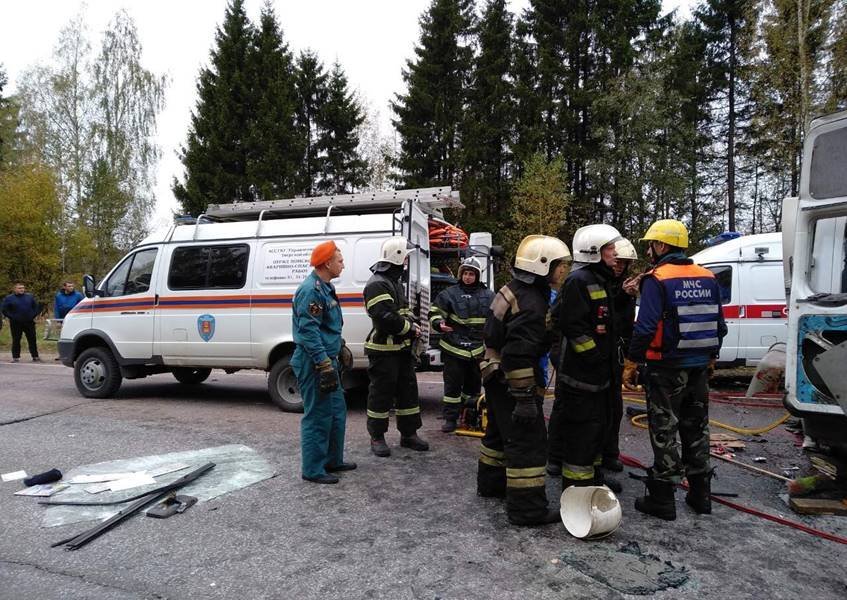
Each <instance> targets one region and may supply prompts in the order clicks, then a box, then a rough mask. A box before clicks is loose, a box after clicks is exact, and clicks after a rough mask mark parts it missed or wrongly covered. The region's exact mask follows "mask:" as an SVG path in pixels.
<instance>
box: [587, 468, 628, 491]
mask: <svg viewBox="0 0 847 600" xmlns="http://www.w3.org/2000/svg"><path fill="white" fill-rule="evenodd" d="M594 485H605V486H606V487H607V488H609V489H610V490H612V491H613V492H614V493H616V494H620V493H621V492H622V491H623V486H622V485H621V483H620V481H618V480H617V479H610V478H609V477H606V474H605V473H603V471H602V470H601V469H594Z"/></svg>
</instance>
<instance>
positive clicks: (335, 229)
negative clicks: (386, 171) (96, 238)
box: [59, 188, 490, 410]
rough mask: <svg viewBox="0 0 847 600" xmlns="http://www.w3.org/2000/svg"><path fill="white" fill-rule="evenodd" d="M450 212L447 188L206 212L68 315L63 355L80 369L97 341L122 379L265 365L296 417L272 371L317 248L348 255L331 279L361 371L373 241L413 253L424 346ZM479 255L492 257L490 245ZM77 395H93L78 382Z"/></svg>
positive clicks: (294, 399) (136, 256)
mask: <svg viewBox="0 0 847 600" xmlns="http://www.w3.org/2000/svg"><path fill="white" fill-rule="evenodd" d="M447 207H450V208H460V207H461V203H460V202H459V201H458V194H457V193H455V192H451V190H449V189H444V188H429V189H423V190H403V191H398V192H390V193H382V194H367V195H345V196H333V197H322V198H320V197H319V198H302V199H293V200H284V201H282V200H280V201H272V202H256V203H243V204H233V205H219V206H212V207H210V208H209V210H208V211H207V215H205V218H204V217H200V218H198V219H197V222H196V223H194V224H186V225H174V226H172V227H171V228H170V229H169V230H168V231H166V232H160V233H157V234H153V235H151V236H149V237H148V238H147V239H145V240H144V241H143V242H141V243H140V244H139V245H138V246H137V247H136V248H134V249H133V250H132V251H131V252H130V253H129V254H128V255H127V256H126V257H124V259H122V260H121V261H120V262H119V263H118V264H117V265H116V266H115V267H114V268H113V269H112V270H111V271H110V272H109V274H107V275H106V277H104V278H103V281H101V282H100V284H99V285H98V286H97V288H96V290H95V291H94V292H93V293H91V290H89V293H90V297H87V298H86V299H85V300H83V301H82V302H81V303H80V304H79V305H77V306H76V307H75V308H74V310H73V311H71V313H69V314H68V316H67V317H66V318H65V321H64V324H63V328H62V334H61V338H60V340H59V348H60V355H61V357H62V360H63V362H64V364H66V365H67V366H74V367H75V369H76V370H77V371H79V369H80V366H79V365H78V364H75V363H78V362H79V361H78V358H79V357H80V355H81V354H82V352H83V351H84V350H86V349H87V348H89V347H91V345H100V346H104V347H106V348H107V349H108V350H109V351H110V352H111V353H112V354H113V355H114V358H115V359H116V361H117V363H118V365H119V366H120V369H121V374H122V376H123V377H127V378H134V377H143V376H146V375H149V374H153V373H158V372H167V371H169V370H174V369H175V368H176V369H179V368H183V369H193V370H205V369H210V368H221V369H226V370H237V369H246V368H250V369H263V370H271V371H272V378H271V379H272V380H273V379H274V377H276V376H277V375H278V377H276V379H277V380H276V381H270V382H269V387H270V388H271V395H272V397H273V396H274V391H276V392H277V394H278V395H279V396H280V397H281V399H282V402H280V401H279V400H278V399H277V398H274V399H275V400H277V403H278V404H280V405H281V407H283V408H288V409H295V410H296V409H297V408H298V407H299V406H298V404H299V402H300V399H299V394H298V393H297V389H296V381H295V380H294V378H293V374H292V373H291V369H290V368H288V369H287V370H286V369H282V371H284V372H283V373H280V374H276V373H274V372H273V367H274V365H275V364H276V363H277V362H279V361H281V360H282V361H287V360H288V359H289V358H290V356H291V354H292V353H293V350H294V342H293V336H292V320H291V306H292V299H293V297H294V293H295V291H296V289H297V287H298V286H299V285H300V283H302V281H303V279H304V278H305V277H306V276H307V275H308V274H309V273H310V272H311V270H312V268H311V267H310V266H309V258H310V254H311V251H312V249H313V248H314V247H315V246H316V245H317V244H318V243H320V242H322V241H325V240H333V241H335V243H336V244H337V245H338V246H339V248H340V249H341V251H342V253H343V255H344V261H345V268H344V271H343V273H342V274H341V276H340V277H339V278H338V279H337V280H334V281H333V284H334V285H335V287H336V291H337V293H338V297H339V300H340V302H341V305H342V310H343V316H344V330H343V336H344V338H345V340H346V342H347V346H348V347H349V348H350V350H351V351H352V354H353V361H354V370H355V369H357V370H361V369H364V368H365V367H366V366H367V359H366V357H365V354H364V340H365V338H366V336H367V334H368V332H369V331H370V328H371V321H370V318H369V317H368V315H367V313H366V312H365V307H364V303H363V289H364V286H365V283H366V282H367V280H368V279H369V278H370V276H371V271H370V267H371V266H372V265H373V264H374V263H375V262H376V260H377V257H378V255H379V249H380V246H381V245H382V243H383V241H384V240H386V239H387V238H388V237H390V236H392V235H404V236H406V237H407V239H409V240H410V242H411V243H412V244H414V245H416V246H417V247H418V250H416V251H414V252H412V254H411V255H410V257H409V268H408V282H407V286H406V288H407V294H408V298H409V303H410V306H411V307H412V309H413V311H414V312H415V314H416V315H419V316H420V321H421V325H422V329H423V336H422V337H423V340H424V342H425V343H426V342H427V340H428V335H429V329H428V319H427V313H428V311H429V303H430V260H429V257H430V251H429V230H428V218H429V216H437V217H439V218H442V217H443V215H442V212H441V209H442V208H447ZM474 237H475V238H476V239H479V238H480V236H474ZM482 239H488V240H490V236H488V237H487V238H486V237H485V236H482ZM489 244H490V242H489ZM474 252H477V253H479V254H484V255H485V256H487V255H488V249H487V248H475V249H474ZM136 267H139V268H136ZM141 267H146V268H141ZM487 271H490V267H489V269H487ZM486 275H488V276H489V279H490V273H486ZM424 347H426V345H424ZM435 355H436V356H435V357H432V356H430V357H431V358H436V359H437V352H436V353H435ZM103 363H104V360H103V358H102V357H100V365H99V367H98V365H97V364H94V365H93V367H97V368H101V369H102V368H103ZM106 366H108V365H106ZM89 371H90V369H89ZM89 371H86V372H85V373H83V374H82V376H85V375H86V374H89V375H90V373H89ZM175 374H176V373H175ZM359 374H360V375H361V373H359ZM97 375H98V374H97V373H96V372H95V376H97ZM77 385H78V387H80V374H79V373H77ZM274 387H275V388H276V389H274ZM80 391H81V392H82V393H84V394H86V395H89V394H87V392H89V393H90V392H92V390H86V386H85V385H83V386H81V387H80Z"/></svg>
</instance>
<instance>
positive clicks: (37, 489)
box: [15, 483, 70, 498]
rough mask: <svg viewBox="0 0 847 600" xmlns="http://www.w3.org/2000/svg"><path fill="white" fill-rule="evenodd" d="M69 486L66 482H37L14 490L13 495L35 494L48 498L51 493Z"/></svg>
mask: <svg viewBox="0 0 847 600" xmlns="http://www.w3.org/2000/svg"><path fill="white" fill-rule="evenodd" d="M68 487H70V486H69V485H68V484H67V483H37V484H35V485H31V486H29V487H25V488H24V489H22V490H18V491H17V492H15V496H37V497H39V498H49V497H50V496H52V495H53V494H56V493H58V492H61V491H62V490H64V489H67V488H68Z"/></svg>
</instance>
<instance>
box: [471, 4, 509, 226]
mask: <svg viewBox="0 0 847 600" xmlns="http://www.w3.org/2000/svg"><path fill="white" fill-rule="evenodd" d="M476 32H477V36H478V43H479V55H478V56H477V57H476V58H475V60H474V64H473V73H472V75H471V79H470V86H469V90H468V94H467V109H466V110H465V113H464V121H463V125H462V172H463V173H462V186H461V193H462V201H463V202H464V204H465V206H466V207H467V212H469V213H470V214H471V215H473V216H474V217H475V219H474V221H472V223H473V224H474V225H477V224H478V226H485V227H486V228H487V229H488V230H489V231H490V230H491V229H492V226H494V227H496V225H497V222H498V221H499V220H500V218H499V215H501V214H502V213H503V212H504V211H506V210H508V197H509V178H510V176H511V173H512V156H511V152H510V148H509V146H510V143H511V137H512V130H513V127H514V118H515V110H514V106H515V105H514V86H513V84H512V81H511V78H510V71H511V57H512V48H511V41H510V40H511V37H512V16H511V14H510V13H509V12H508V10H507V7H506V0H488V2H487V4H486V6H485V9H484V12H483V14H482V18H481V20H480V22H479V25H478V26H477V28H476ZM466 214H467V213H466ZM465 225H466V226H471V224H470V223H468V222H466V223H465Z"/></svg>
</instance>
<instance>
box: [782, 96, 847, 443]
mask: <svg viewBox="0 0 847 600" xmlns="http://www.w3.org/2000/svg"><path fill="white" fill-rule="evenodd" d="M845 165H847V111H842V112H839V113H834V114H831V115H826V116H823V117H820V118H817V119H814V120H813V121H812V122H811V123H810V125H809V127H808V130H807V131H806V134H805V142H804V147H803V163H802V167H801V170H800V189H799V195H798V196H797V197H792V198H786V199H785V201H784V202H783V208H782V214H783V223H782V225H783V240H784V244H785V248H786V251H785V252H786V256H787V257H788V260H787V261H786V279H787V280H788V281H789V282H790V292H791V296H790V302H791V303H790V309H789V313H788V343H787V344H786V362H785V401H784V402H785V406H786V408H788V410H790V411H791V412H792V413H793V414H794V415H797V416H799V417H802V418H803V428H804V431H805V433H806V435H808V436H810V437H812V438H815V439H817V440H818V441H821V442H825V443H826V444H829V445H831V446H832V447H833V448H834V449H836V451H838V452H840V453H842V454H844V453H845V452H847V368H845V367H847V169H845Z"/></svg>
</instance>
